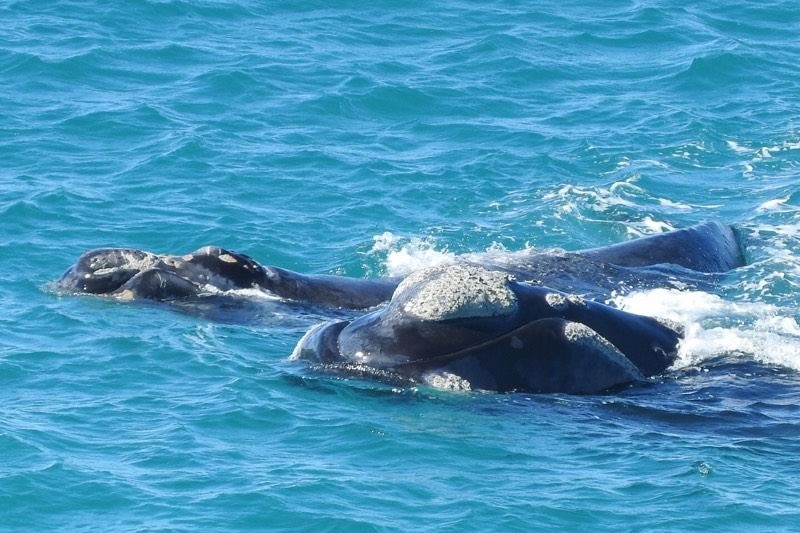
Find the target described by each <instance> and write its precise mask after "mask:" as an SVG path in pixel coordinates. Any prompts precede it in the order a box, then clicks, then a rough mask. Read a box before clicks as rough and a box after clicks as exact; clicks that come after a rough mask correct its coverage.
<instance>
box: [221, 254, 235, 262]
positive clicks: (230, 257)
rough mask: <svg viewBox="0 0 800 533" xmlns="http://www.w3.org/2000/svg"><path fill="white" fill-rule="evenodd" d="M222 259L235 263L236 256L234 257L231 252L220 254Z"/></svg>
mask: <svg viewBox="0 0 800 533" xmlns="http://www.w3.org/2000/svg"><path fill="white" fill-rule="evenodd" d="M219 260H220V261H224V262H226V263H235V262H236V258H235V257H233V256H232V255H231V254H222V255H220V256H219Z"/></svg>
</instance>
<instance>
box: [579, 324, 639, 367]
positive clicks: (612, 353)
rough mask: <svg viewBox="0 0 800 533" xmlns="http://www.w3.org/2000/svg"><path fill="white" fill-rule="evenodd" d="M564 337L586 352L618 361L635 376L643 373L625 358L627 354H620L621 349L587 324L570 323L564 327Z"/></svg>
mask: <svg viewBox="0 0 800 533" xmlns="http://www.w3.org/2000/svg"><path fill="white" fill-rule="evenodd" d="M564 337H566V339H567V340H568V341H569V342H572V343H574V344H577V345H578V346H580V347H582V348H584V349H586V350H592V351H593V352H595V353H600V354H602V355H603V356H605V357H607V358H608V359H610V360H612V361H616V362H617V363H619V364H620V365H622V366H623V367H624V368H625V370H627V371H628V372H629V373H631V374H633V375H641V371H640V370H639V369H638V368H637V367H636V365H634V364H633V363H632V362H631V360H630V359H628V358H627V357H625V354H623V353H622V352H620V351H619V349H618V348H617V347H616V346H614V345H613V344H611V343H610V342H609V341H608V340H607V339H606V338H605V337H603V336H602V335H600V334H599V333H597V332H596V331H595V330H593V329H592V328H590V327H589V326H587V325H585V324H581V323H579V322H569V323H568V324H567V325H566V326H564Z"/></svg>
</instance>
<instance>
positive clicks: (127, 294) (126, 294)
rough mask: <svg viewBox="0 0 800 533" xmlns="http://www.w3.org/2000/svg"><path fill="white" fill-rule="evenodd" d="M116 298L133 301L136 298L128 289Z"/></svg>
mask: <svg viewBox="0 0 800 533" xmlns="http://www.w3.org/2000/svg"><path fill="white" fill-rule="evenodd" d="M117 298H118V299H120V300H133V299H134V298H136V295H135V294H134V293H133V291H132V290H130V289H125V290H124V291H122V292H120V293H118V294H117Z"/></svg>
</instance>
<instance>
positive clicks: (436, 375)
mask: <svg viewBox="0 0 800 533" xmlns="http://www.w3.org/2000/svg"><path fill="white" fill-rule="evenodd" d="M422 379H423V381H424V382H425V383H426V384H427V385H428V386H430V387H433V388H436V389H442V390H449V391H470V390H472V385H471V384H470V382H469V381H467V380H466V379H464V378H462V377H461V376H457V375H455V374H451V373H450V372H429V373H427V374H425V375H424V376H423V377H422Z"/></svg>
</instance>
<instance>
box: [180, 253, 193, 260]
mask: <svg viewBox="0 0 800 533" xmlns="http://www.w3.org/2000/svg"><path fill="white" fill-rule="evenodd" d="M181 259H183V260H184V261H191V260H192V259H194V256H193V255H192V254H186V255H184V256H183V257H182V258H181Z"/></svg>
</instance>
